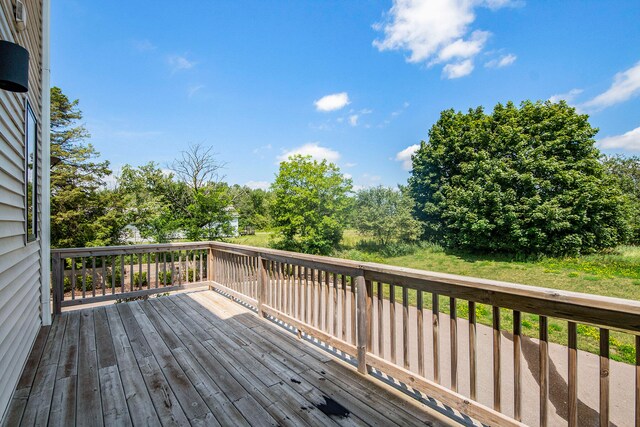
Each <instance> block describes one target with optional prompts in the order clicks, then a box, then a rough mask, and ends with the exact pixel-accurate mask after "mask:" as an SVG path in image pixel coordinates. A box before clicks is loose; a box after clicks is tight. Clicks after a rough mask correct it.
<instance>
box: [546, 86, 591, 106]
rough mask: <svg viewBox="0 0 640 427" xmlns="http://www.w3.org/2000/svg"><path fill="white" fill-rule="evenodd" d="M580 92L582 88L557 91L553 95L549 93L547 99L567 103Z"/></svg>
mask: <svg viewBox="0 0 640 427" xmlns="http://www.w3.org/2000/svg"><path fill="white" fill-rule="evenodd" d="M582 92H583V90H582V89H571V90H570V91H569V92H567V93H557V94H555V95H551V96H550V97H549V101H551V102H553V103H556V102H558V101H561V100H564V101H567V103H571V102H573V100H574V99H576V97H577V96H578V95H580V94H581V93H582Z"/></svg>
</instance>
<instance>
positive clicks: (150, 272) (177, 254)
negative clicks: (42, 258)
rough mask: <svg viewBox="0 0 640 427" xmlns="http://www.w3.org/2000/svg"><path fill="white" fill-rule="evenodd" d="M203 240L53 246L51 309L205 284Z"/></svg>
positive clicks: (205, 248)
mask: <svg viewBox="0 0 640 427" xmlns="http://www.w3.org/2000/svg"><path fill="white" fill-rule="evenodd" d="M210 252H211V246H210V244H209V243H206V242H197V243H177V244H176V243H172V244H160V245H135V246H133V245H132V246H112V247H94V248H73V249H52V250H51V261H52V269H51V274H52V281H51V282H52V291H53V307H54V313H55V314H58V313H60V312H61V310H62V307H69V306H73V305H78V304H89V303H96V302H102V301H109V300H120V299H126V298H136V297H144V296H149V295H153V294H158V293H164V292H170V291H176V290H180V289H187V288H191V287H196V286H205V285H206V284H207V283H208V280H209V277H208V274H209V271H210V268H209V265H208V262H209V260H211V259H212V258H211V257H210V256H209V253H210Z"/></svg>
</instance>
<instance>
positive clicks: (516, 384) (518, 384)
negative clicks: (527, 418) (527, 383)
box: [513, 310, 522, 421]
mask: <svg viewBox="0 0 640 427" xmlns="http://www.w3.org/2000/svg"><path fill="white" fill-rule="evenodd" d="M521 317H522V316H521V314H520V312H519V311H517V310H514V311H513V415H514V418H515V419H516V420H518V421H522V376H521V373H520V362H521V359H522V357H521V355H520V354H521V351H522V343H521V341H522V340H521V334H522V318H521Z"/></svg>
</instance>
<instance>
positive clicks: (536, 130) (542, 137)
mask: <svg viewBox="0 0 640 427" xmlns="http://www.w3.org/2000/svg"><path fill="white" fill-rule="evenodd" d="M596 133H597V129H595V128H593V127H591V125H590V124H589V121H588V116H587V115H584V114H578V113H577V112H576V111H575V109H574V108H572V107H570V106H568V105H567V104H566V103H565V102H560V103H555V104H554V103H551V102H548V101H547V102H529V101H526V102H523V103H522V104H521V105H520V107H517V106H515V105H514V104H513V103H508V104H506V105H501V104H498V105H496V107H495V108H494V110H493V112H492V113H491V114H486V113H485V112H484V110H483V109H482V108H481V107H479V108H476V109H471V110H469V111H468V113H466V114H464V113H462V112H455V111H453V110H446V111H443V112H442V113H441V115H440V119H439V120H438V121H437V122H436V123H435V124H434V125H433V127H432V128H431V130H430V131H429V141H428V142H425V141H422V143H421V144H420V148H419V149H418V151H417V152H416V153H415V155H414V156H413V170H412V172H411V177H410V179H409V189H410V192H411V195H412V197H413V198H414V200H415V201H416V211H415V213H416V216H417V218H418V219H419V220H421V221H422V222H423V223H424V227H425V228H424V230H425V235H426V237H427V238H430V239H434V240H437V241H439V242H441V243H443V244H445V245H447V246H453V247H460V248H465V249H472V250H477V251H501V252H518V253H535V254H554V255H556V254H575V253H585V252H589V251H592V250H597V249H601V248H607V247H611V246H614V245H616V244H618V243H619V242H621V241H623V240H624V239H625V238H626V235H627V233H628V224H627V222H626V212H625V210H626V207H627V205H626V203H625V200H624V197H623V196H622V195H621V192H620V190H619V189H618V186H617V185H615V183H614V182H613V180H612V179H611V178H610V175H609V174H607V173H605V169H604V167H603V166H602V164H601V162H600V161H599V158H600V153H599V151H598V150H597V149H596V148H595V146H594V143H595V141H594V139H593V137H594V136H595V134H596Z"/></svg>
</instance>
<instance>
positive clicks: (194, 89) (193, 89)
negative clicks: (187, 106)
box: [187, 85, 205, 98]
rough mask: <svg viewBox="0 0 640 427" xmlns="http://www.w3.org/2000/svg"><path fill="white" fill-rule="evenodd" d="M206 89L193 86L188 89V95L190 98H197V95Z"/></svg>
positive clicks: (200, 86)
mask: <svg viewBox="0 0 640 427" xmlns="http://www.w3.org/2000/svg"><path fill="white" fill-rule="evenodd" d="M204 87H205V86H204V85H191V86H189V88H188V89H187V95H188V96H189V98H192V97H193V96H195V94H196V93H198V92H200V91H201V90H202V89H204Z"/></svg>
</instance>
